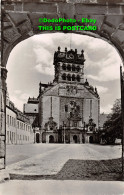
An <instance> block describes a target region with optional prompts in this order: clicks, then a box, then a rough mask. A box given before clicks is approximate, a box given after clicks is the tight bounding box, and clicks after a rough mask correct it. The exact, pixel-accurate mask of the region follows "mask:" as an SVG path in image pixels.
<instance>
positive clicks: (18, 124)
mask: <svg viewBox="0 0 124 195" xmlns="http://www.w3.org/2000/svg"><path fill="white" fill-rule="evenodd" d="M17 126H18V129H19V121H18V122H17Z"/></svg>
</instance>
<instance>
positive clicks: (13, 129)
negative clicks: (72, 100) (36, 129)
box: [6, 96, 34, 144]
mask: <svg viewBox="0 0 124 195" xmlns="http://www.w3.org/2000/svg"><path fill="white" fill-rule="evenodd" d="M6 119H7V120H6V143H7V144H27V143H33V142H34V133H33V129H32V126H31V123H30V119H29V118H28V117H27V116H26V115H24V114H23V113H22V112H21V111H20V110H18V109H17V108H16V107H15V105H14V103H13V102H11V101H10V100H9V97H8V96H7V100H6Z"/></svg>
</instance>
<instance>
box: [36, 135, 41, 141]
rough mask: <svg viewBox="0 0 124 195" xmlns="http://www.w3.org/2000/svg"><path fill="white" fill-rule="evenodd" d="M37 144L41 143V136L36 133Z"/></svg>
mask: <svg viewBox="0 0 124 195" xmlns="http://www.w3.org/2000/svg"><path fill="white" fill-rule="evenodd" d="M36 143H40V134H39V133H36Z"/></svg>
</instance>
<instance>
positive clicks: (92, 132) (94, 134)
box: [25, 47, 100, 143]
mask: <svg viewBox="0 0 124 195" xmlns="http://www.w3.org/2000/svg"><path fill="white" fill-rule="evenodd" d="M84 62H85V59H84V51H83V50H82V51H81V53H80V54H78V53H77V50H76V49H75V51H74V50H72V49H71V50H69V51H67V48H65V51H64V52H62V51H60V47H58V51H56V52H55V53H54V63H53V64H54V69H55V76H54V80H53V82H52V83H48V84H44V83H40V84H39V96H38V100H39V103H38V113H39V117H36V119H35V122H36V126H35V127H36V128H37V130H36V136H37V138H36V142H42V143H93V142H98V129H99V113H100V97H99V95H98V92H97V89H96V88H93V86H91V85H90V84H89V82H88V81H87V80H86V81H84ZM25 113H26V111H25Z"/></svg>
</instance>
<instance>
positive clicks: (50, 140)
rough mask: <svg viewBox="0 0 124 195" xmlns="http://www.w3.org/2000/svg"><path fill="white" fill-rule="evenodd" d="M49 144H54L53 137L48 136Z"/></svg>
mask: <svg viewBox="0 0 124 195" xmlns="http://www.w3.org/2000/svg"><path fill="white" fill-rule="evenodd" d="M49 143H54V136H53V135H50V136H49Z"/></svg>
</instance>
